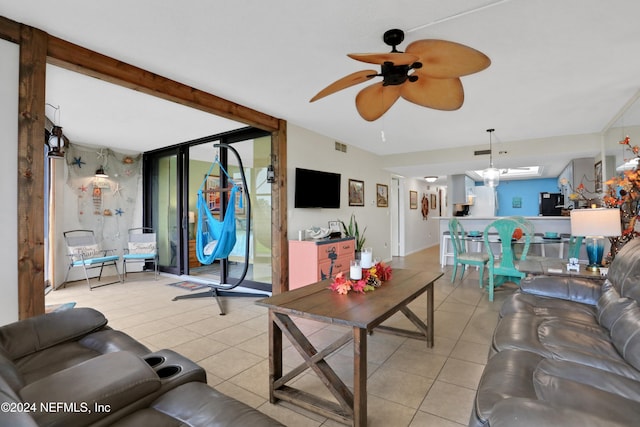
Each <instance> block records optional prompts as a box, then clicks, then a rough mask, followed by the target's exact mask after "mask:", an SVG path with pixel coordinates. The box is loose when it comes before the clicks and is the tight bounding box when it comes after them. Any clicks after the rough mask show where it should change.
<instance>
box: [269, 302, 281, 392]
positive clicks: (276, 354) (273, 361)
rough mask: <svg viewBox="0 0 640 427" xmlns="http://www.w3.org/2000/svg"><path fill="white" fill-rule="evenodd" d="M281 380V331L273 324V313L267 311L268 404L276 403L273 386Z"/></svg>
mask: <svg viewBox="0 0 640 427" xmlns="http://www.w3.org/2000/svg"><path fill="white" fill-rule="evenodd" d="M280 378H282V330H281V329H280V328H279V327H278V325H277V324H276V322H275V312H274V311H273V310H269V402H271V403H276V402H277V401H278V399H277V398H276V397H275V395H274V384H275V382H276V381H277V380H279V379H280Z"/></svg>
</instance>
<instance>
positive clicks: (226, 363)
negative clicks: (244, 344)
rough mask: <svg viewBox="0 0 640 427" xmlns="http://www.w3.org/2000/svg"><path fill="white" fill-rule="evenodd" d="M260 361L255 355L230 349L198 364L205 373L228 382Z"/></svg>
mask: <svg viewBox="0 0 640 427" xmlns="http://www.w3.org/2000/svg"><path fill="white" fill-rule="evenodd" d="M261 361H262V358H261V357H258V356H256V355H255V354H251V353H247V352H246V351H242V350H239V349H237V348H234V347H230V348H228V349H226V350H223V351H221V352H220V353H217V354H214V355H213V356H210V357H207V358H206V359H203V360H201V361H200V362H199V363H198V364H199V365H200V366H202V367H203V368H205V369H206V370H207V372H211V373H213V374H214V375H217V376H219V377H220V378H224V379H225V380H228V379H229V378H231V377H234V376H236V375H238V374H239V373H240V372H242V371H244V370H245V369H249V368H250V367H252V366H254V365H256V364H258V363H260V362H261Z"/></svg>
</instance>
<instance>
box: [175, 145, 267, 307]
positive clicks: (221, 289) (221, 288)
mask: <svg viewBox="0 0 640 427" xmlns="http://www.w3.org/2000/svg"><path fill="white" fill-rule="evenodd" d="M213 146H214V148H218V147H224V148H226V149H227V150H229V151H230V152H231V153H233V154H234V156H235V157H236V160H237V161H238V166H239V168H240V175H241V176H242V185H243V188H244V191H245V194H246V197H245V200H244V202H245V203H246V217H247V227H246V233H245V239H246V240H245V253H244V259H245V261H244V266H243V268H242V274H241V275H240V278H239V279H237V282H236V283H234V284H226V283H224V284H223V283H219V284H216V283H204V284H205V285H207V286H209V290H208V291H205V292H199V293H196V294H187V295H178V296H176V297H174V298H173V301H177V300H181V299H191V298H211V297H213V298H215V299H216V302H217V303H218V307H219V308H220V315H221V316H224V315H225V314H226V313H225V311H224V307H223V305H222V300H221V299H220V297H223V296H228V297H250V298H256V297H266V296H269V295H267V294H263V293H251V292H235V291H232V289H233V288H235V287H237V286H238V285H240V284H241V283H242V282H243V281H244V279H245V277H246V276H247V271H248V269H249V246H250V243H251V239H250V238H251V200H250V198H249V194H248V193H246V191H247V188H249V187H248V186H247V178H246V176H245V174H244V167H243V165H242V159H241V158H240V155H239V154H238V152H237V151H236V149H235V148H233V147H231V146H230V145H228V144H223V143H220V144H214V145H213ZM216 163H218V161H217V158H216V160H215V161H214V162H213V164H212V165H211V169H210V170H209V173H207V176H208V175H209V174H210V173H211V170H212V169H213V166H214V165H215V164H216ZM218 164H219V163H218ZM219 166H220V170H221V171H222V172H223V173H224V174H225V175H226V176H227V177H228V178H229V179H231V177H229V175H228V174H227V172H226V171H225V170H224V168H223V167H222V165H219ZM203 185H204V182H203ZM218 191H230V192H231V195H230V196H229V203H228V205H227V209H226V210H225V211H224V218H225V219H227V216H228V215H231V217H230V218H229V219H228V220H233V232H234V237H235V214H234V212H235V211H234V209H235V196H236V192H237V188H236V186H235V184H234V186H233V187H232V188H224V189H220V190H218ZM198 193H199V194H198V204H200V202H201V199H202V197H203V196H202V193H203V192H202V188H201V190H200V191H198ZM240 197H242V195H241V196H240ZM221 199H222V198H221ZM230 210H231V212H230ZM207 213H208V214H209V215H210V212H209V211H208V210H207ZM198 218H199V219H198V220H199V221H201V220H202V215H199V216H198ZM210 219H212V218H210ZM214 221H215V220H214ZM198 225H199V226H200V225H201V223H200V222H199V223H198ZM199 228H200V227H199ZM196 237H197V238H196V246H197V251H196V252H197V255H198V259H199V261H200V262H202V263H203V264H211V263H212V262H213V261H214V257H215V259H218V260H221V261H223V260H227V261H228V258H229V253H228V252H230V251H231V249H232V248H233V244H230V246H231V247H229V248H228V250H227V251H225V252H226V253H224V254H223V255H224V256H223V257H216V256H215V255H213V254H211V255H209V256H207V258H204V257H205V255H204V254H203V251H202V248H201V246H198V243H200V242H199V240H198V239H199V238H200V237H201V235H200V230H199V231H198V233H197V236H196ZM233 243H234V244H235V239H234V240H233ZM217 246H218V244H216V249H214V250H213V252H214V253H215V252H217ZM223 272H225V273H226V270H225V269H223Z"/></svg>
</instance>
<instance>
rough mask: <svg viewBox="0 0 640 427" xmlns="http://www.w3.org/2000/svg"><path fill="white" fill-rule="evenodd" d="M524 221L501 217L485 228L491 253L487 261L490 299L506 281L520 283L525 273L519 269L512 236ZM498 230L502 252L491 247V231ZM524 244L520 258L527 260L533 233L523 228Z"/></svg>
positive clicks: (488, 250) (486, 240) (489, 252)
mask: <svg viewBox="0 0 640 427" xmlns="http://www.w3.org/2000/svg"><path fill="white" fill-rule="evenodd" d="M521 227H522V223H521V222H520V221H518V220H515V219H512V218H501V219H498V220H495V221H493V222H492V223H490V224H489V225H488V226H487V227H486V228H485V230H484V245H485V248H486V250H487V254H488V255H489V262H488V263H487V266H488V269H489V280H488V284H487V292H488V293H489V301H493V291H494V289H495V288H496V287H498V286H501V285H503V284H504V283H506V282H513V283H516V284H520V279H522V278H523V277H524V276H525V274H524V273H522V272H520V271H518V268H517V261H518V260H517V259H516V258H515V256H514V252H513V242H512V236H513V232H514V231H515V229H516V228H521ZM491 232H497V234H498V237H499V239H500V252H498V251H497V250H495V249H494V248H492V247H491V245H490V243H489V233H491ZM522 239H524V246H523V248H522V252H521V255H520V260H525V259H526V257H527V251H528V250H529V245H530V243H531V234H529V233H526V232H525V230H523V237H522Z"/></svg>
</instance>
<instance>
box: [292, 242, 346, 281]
mask: <svg viewBox="0 0 640 427" xmlns="http://www.w3.org/2000/svg"><path fill="white" fill-rule="evenodd" d="M354 258H355V239H354V238H353V237H345V238H341V239H320V240H289V289H296V288H300V287H302V286H305V285H309V284H311V283H315V282H317V281H319V280H323V279H328V278H330V277H335V276H336V274H338V273H340V272H343V273H346V274H347V276H348V275H349V263H350V261H351V260H352V259H354Z"/></svg>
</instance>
